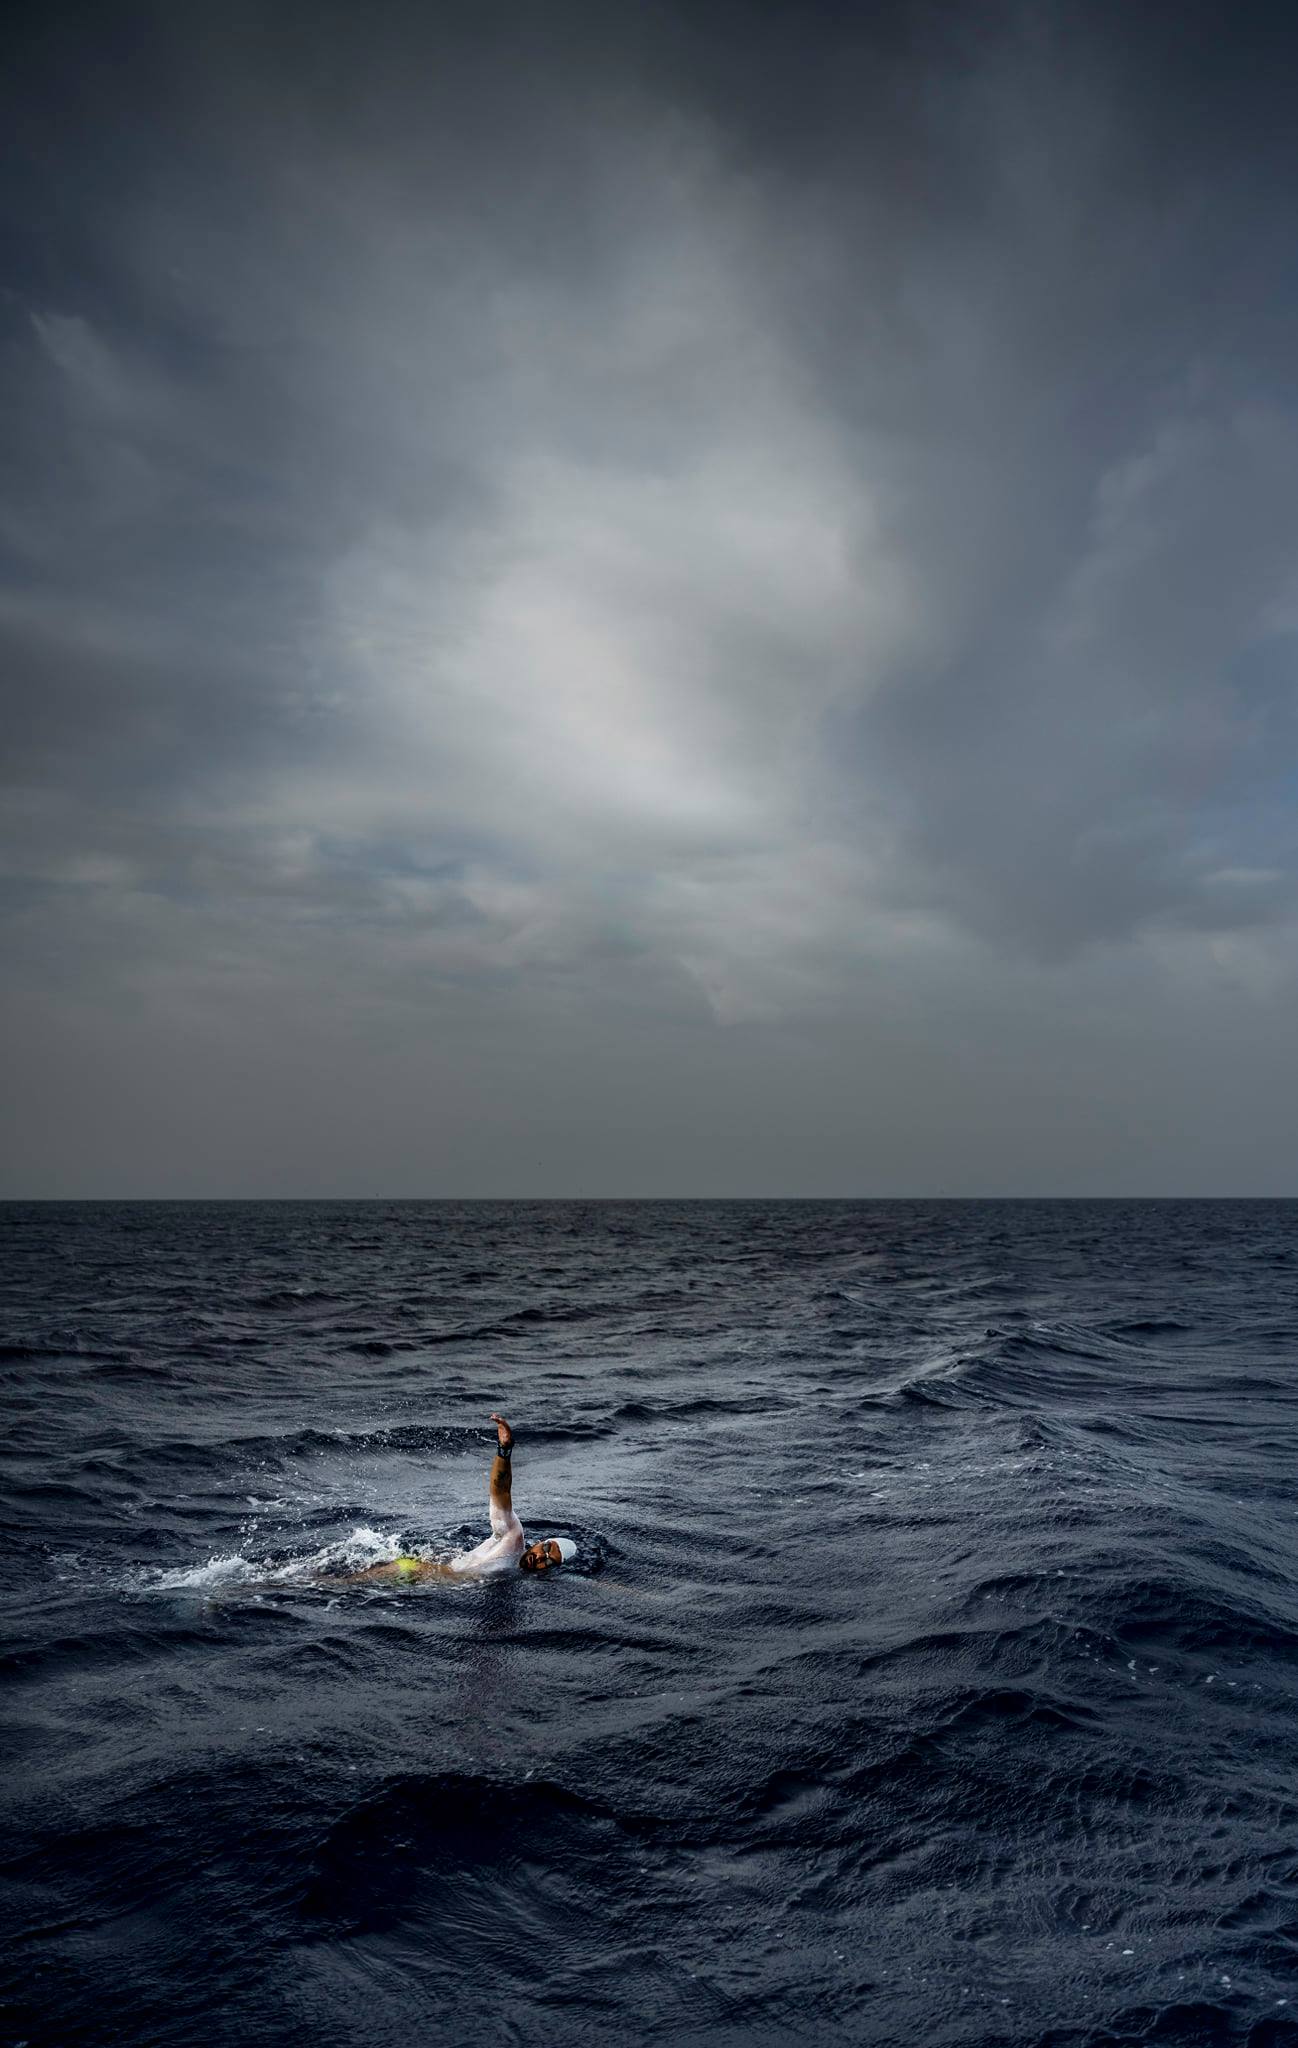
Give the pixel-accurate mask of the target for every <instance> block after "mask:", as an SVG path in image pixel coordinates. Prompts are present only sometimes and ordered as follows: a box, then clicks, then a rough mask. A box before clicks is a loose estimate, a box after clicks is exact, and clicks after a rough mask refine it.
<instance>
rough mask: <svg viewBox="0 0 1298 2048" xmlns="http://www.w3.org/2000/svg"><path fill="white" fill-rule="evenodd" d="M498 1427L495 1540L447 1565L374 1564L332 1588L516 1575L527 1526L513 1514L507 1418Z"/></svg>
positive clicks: (492, 1487) (413, 1561) (420, 1561)
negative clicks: (388, 1581) (506, 1572)
mask: <svg viewBox="0 0 1298 2048" xmlns="http://www.w3.org/2000/svg"><path fill="white" fill-rule="evenodd" d="M491 1419H492V1421H493V1422H494V1423H495V1425H496V1455H495V1457H494V1458H493V1459H492V1461H491V1479H490V1482H489V1486H488V1497H487V1508H488V1513H489V1515H490V1517H491V1534H490V1536H488V1537H487V1539H486V1541H485V1542H483V1543H479V1544H478V1546H477V1548H476V1549H475V1550H470V1551H466V1552H465V1554H464V1555H463V1556H462V1557H454V1558H449V1559H442V1558H428V1557H395V1558H393V1559H392V1560H391V1561H390V1562H389V1563H387V1564H372V1565H369V1566H367V1568H366V1569H365V1570H364V1571H363V1572H348V1573H346V1574H345V1575H344V1576H343V1578H342V1579H341V1580H339V1579H334V1580H333V1581H332V1583H333V1584H334V1585H339V1584H342V1585H345V1586H357V1585H363V1584H364V1583H365V1582H366V1581H367V1580H375V1579H380V1580H382V1579H392V1580H396V1581H397V1582H398V1583H399V1584H402V1585H405V1584H413V1583H414V1582H415V1581H416V1580H419V1579H463V1578H485V1577H486V1576H488V1575H489V1574H490V1573H493V1572H498V1571H504V1570H510V1571H512V1570H514V1569H515V1568H516V1566H517V1564H518V1560H519V1558H520V1557H521V1556H522V1554H523V1551H524V1549H525V1547H526V1538H525V1537H524V1535H523V1525H522V1523H521V1522H520V1521H519V1519H518V1516H517V1515H516V1514H515V1513H514V1497H513V1491H512V1488H511V1484H510V1466H509V1461H510V1458H511V1456H512V1455H513V1450H514V1432H513V1430H512V1429H511V1428H510V1426H509V1424H508V1423H507V1422H506V1420H505V1418H504V1416H503V1415H493V1416H492V1418H491Z"/></svg>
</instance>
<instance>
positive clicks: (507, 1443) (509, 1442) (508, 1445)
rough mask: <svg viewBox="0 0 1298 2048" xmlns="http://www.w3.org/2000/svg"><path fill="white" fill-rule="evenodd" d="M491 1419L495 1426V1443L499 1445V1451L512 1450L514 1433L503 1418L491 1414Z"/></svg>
mask: <svg viewBox="0 0 1298 2048" xmlns="http://www.w3.org/2000/svg"><path fill="white" fill-rule="evenodd" d="M491 1419H492V1421H493V1422H494V1423H495V1425H496V1441H497V1443H498V1444H499V1445H500V1448H501V1450H502V1451H509V1450H512V1449H513V1446H514V1432H513V1430H512V1429H511V1428H510V1426H509V1424H508V1423H507V1422H506V1420H505V1418H504V1416H503V1415H496V1414H493V1415H492V1418H491Z"/></svg>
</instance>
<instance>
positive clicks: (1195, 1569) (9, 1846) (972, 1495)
mask: <svg viewBox="0 0 1298 2048" xmlns="http://www.w3.org/2000/svg"><path fill="white" fill-rule="evenodd" d="M0 1274H2V1276H3V1277H2V1280H0V1290H2V1296H3V1317H2V1322H0V1338H2V1339H3V1352H2V1355H0V1372H2V1375H3V1395H4V1411H5V1422H6V1429H5V1440H4V1450H3V1461H4V1462H3V1476H4V1486H3V1523H4V1538H5V1547H6V1564H5V1570H4V1574H3V1609H4V1637H3V1665H4V1675H5V1701H4V1713H5V1749H6V1755H7V1757H8V1759H9V1763H8V1766H7V1768H6V1771H5V1776H4V1789H3V1807H4V1839H3V1879H4V1922H5V1929H4V1947H3V1962H4V1977H3V1995H4V2004H3V2015H2V2017H0V2039H3V2041H4V2042H6V2043H16V2042H19V2041H25V2042H27V2043H29V2044H37V2043H39V2044H42V2048H44V2044H46V2043H58V2044H65V2043H66V2044H77V2043H132V2044H135V2043H141V2044H143V2043H147V2044H149V2048H170V2044H176V2048H182V2044H183V2048H194V2044H203V2048H207V2044H212V2048H234V2044H239V2048H243V2044H252V2043H255V2044H258V2048H298V2044H302V2048H308V2044H309V2048H389V2044H390V2048H411V2044H418V2043H423V2042H433V2041H436V2042H439V2043H441V2042H445V2043H451V2044H454V2043H458V2042H461V2041H464V2042H491V2043H519V2044H522V2048H533V2044H541V2048H548V2044H551V2043H553V2044H555V2048H561V2044H562V2048H580V2044H585V2043H591V2044H596V2043H598V2044H601V2048H604V2044H607V2043H609V2042H610V2041H616V2042H629V2043H639V2042H650V2041H654V2042H657V2041H663V2042H667V2041H674V2042H685V2043H695V2042H697V2043H707V2044H716V2048H722V2044H734V2048H739V2044H750V2043H772V2044H774V2043H781V2042H804V2041H805V2042H816V2043H818V2044H823V2048H828V2044H832V2043H837V2042H862V2043H895V2044H897V2048H946V2044H950V2048H956V2044H959V2048H966V2044H968V2048H991V2044H998V2043H1005V2044H1014V2048H1018V2044H1047V2043H1049V2044H1058V2048H1064V2044H1078V2048H1080V2044H1083V2043H1085V2044H1100V2043H1118V2042H1144V2041H1150V2042H1160V2043H1178V2044H1181V2043H1184V2044H1190V2043H1216V2042H1236V2041H1238V2042H1246V2043H1248V2044H1250V2048H1270V2044H1282V2043H1283V2044H1288V2043H1295V2042H1298V1584H1296V1578H1298V1483H1296V1480H1298V1459H1296V1453H1298V1204H1286V1203H1275V1202H1220V1203H1217V1202H1196V1203H1176V1202H1167V1203H1157V1202H1149V1203H1139V1202H1130V1203H1128V1202H1112V1203H1099V1202H1097V1203H1089V1202H1059V1203H1052V1202H1038V1203H1014V1202H987V1203H962V1202H862V1203H849V1202H839V1203H816V1202H799V1203H787V1204H783V1203H766V1202H754V1203H715V1204H713V1203H680V1204H674V1203H626V1204H618V1203H608V1204H583V1203H554V1204H540V1203H518V1204H505V1203H502V1204H487V1203H483V1204H463V1205H458V1204H450V1203H420V1202H403V1203H383V1202H370V1203H305V1202H304V1203H234V1202H231V1203H193V1204H183V1203H178V1204H157V1205H153V1204H147V1203H139V1204H137V1203H85V1204H31V1205H23V1204H9V1205H8V1206H6V1207H4V1208H3V1209H0ZM496 1406H501V1407H503V1409H504V1410H505V1412H506V1413H507V1414H508V1415H509V1416H510V1418H511V1419H512V1421H513V1423H514V1426H515V1429H516V1431H517V1437H518V1448H517V1451H516V1454H515V1460H514V1499H515V1505H516V1507H517V1508H518V1510H519V1512H520V1514H521V1516H522V1519H523V1523H524V1526H525V1528H526V1530H527V1533H528V1536H529V1539H531V1538H533V1537H536V1536H541V1535H549V1534H569V1535H572V1536H574V1537H576V1538H577V1540H578V1543H579V1545H580V1561H579V1564H578V1566H577V1568H575V1569H573V1570H565V1571H563V1572H559V1573H554V1574H551V1575H549V1576H548V1577H545V1578H528V1577H525V1576H524V1575H522V1574H521V1573H520V1574H510V1575H508V1576H506V1577H504V1578H500V1579H497V1580H494V1581H490V1582H487V1583H482V1584H452V1585H447V1584H445V1583H439V1582H436V1581H433V1582H429V1583H425V1584H421V1585H415V1586H404V1587H395V1586H391V1585H367V1586H346V1585H342V1584H339V1583H338V1575H339V1574H340V1573H341V1572H342V1571H344V1570H346V1569H347V1568H348V1566H358V1565H361V1564H364V1563H367V1562H373V1561H376V1560H379V1559H382V1558H384V1557H391V1556H394V1555H395V1554H396V1553H397V1552H398V1550H399V1549H415V1550H419V1551H422V1552H425V1553H426V1554H428V1555H436V1554H438V1553H444V1552H446V1551H447V1550H450V1549H453V1548H455V1547H456V1546H459V1545H467V1544H470V1543H472V1542H476V1541H477V1540H478V1539H479V1537H480V1536H481V1535H483V1534H484V1533H485V1531H486V1478H487V1469H488V1463H489V1449H490V1441H491V1429H490V1425H489V1423H488V1421H487V1416H488V1412H489V1410H490V1409H492V1408H493V1407H496Z"/></svg>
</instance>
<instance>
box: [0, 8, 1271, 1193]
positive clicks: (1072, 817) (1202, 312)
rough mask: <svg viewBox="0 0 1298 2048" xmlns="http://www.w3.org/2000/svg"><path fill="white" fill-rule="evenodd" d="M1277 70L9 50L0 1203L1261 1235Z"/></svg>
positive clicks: (601, 23) (915, 37)
mask: <svg viewBox="0 0 1298 2048" xmlns="http://www.w3.org/2000/svg"><path fill="white" fill-rule="evenodd" d="M1292 54H1293V53H1292V51H1291V49H1290V48H1289V46H1288V44H1287V43H1286V41H1285V40H1284V36H1283V31H1282V29H1281V28H1280V27H1278V26H1276V25H1275V24H1273V23H1272V22H1271V20H1270V18H1269V17H1266V16H1264V15H1262V14H1261V13H1257V14H1253V13H1251V12H1250V11H1249V10H1247V9H1244V10H1239V9H1236V10H1234V11H1232V12H1231V13H1230V14H1227V13H1225V12H1224V11H1223V12H1220V13H1218V12H1215V11H1211V10H1195V9H1188V10H1187V9H1178V10H1176V11H1173V10H1171V9H1167V10H1163V9H1160V8H1157V7H1151V8H1148V9H1128V10H1117V9H1112V10H1110V9H1105V8H1097V7H1092V8H1087V7H1080V8H1076V9H1072V8H1065V7H1060V8H1039V7H1025V8H1023V9H1021V10H1016V9H1003V10H996V9H950V10H946V9H940V8H913V9H906V10H900V9H884V10H881V11H872V10H867V9H862V8H857V7H829V6H826V7H821V8H810V9H809V8H807V7H798V8H796V9H794V8H793V7H785V6H781V5H765V6H741V5H712V6H708V5H706V4H704V5H700V6H690V7H685V6H682V7H680V8H679V9H673V8H663V7H654V8H649V7H647V6H646V7H640V6H634V5H626V6H619V5H613V6H608V5H601V6H598V7H596V6H591V7H577V6H570V5H566V4H562V0H560V4H551V5H547V6H545V7H533V6H523V5H518V6H516V7H505V6H493V5H490V4H486V5H483V4H475V5H472V6H469V5H464V6H448V7H445V8H432V9H430V8H426V7H423V6H418V7H415V6H409V7H405V6H386V7H379V8H378V9H376V10H373V11H370V10H359V9H355V8H351V7H348V8H341V7H340V8H335V9H331V8H328V7H322V6H320V5H318V4H313V5H311V6H310V7H306V6H302V7H296V6H280V7H272V8H269V9H262V8H258V9H253V8H243V9H241V8H237V7H236V8H234V9H230V8H228V7H221V8H219V9H218V8H215V7H206V6H202V5H195V6H192V7H181V8H159V9H158V10H157V11H156V12H151V11H148V10H143V9H142V10H120V11H114V10H113V9H111V8H109V9H98V10H95V11H94V12H93V13H92V12H87V13H85V14H81V13H79V12H77V11H76V10H73V9H70V8H65V9H63V10H60V11H56V12H55V13H54V14H51V13H50V12H49V11H48V10H42V11H40V12H39V13H38V12H36V11H33V12H32V14H31V15H30V17H28V19H27V21H26V25H25V26H23V25H21V24H20V32H19V35H18V38H17V41H16V45H15V54H14V58H13V61H12V63H11V66H10V75H9V82H8V88H7V90H8V94H9V98H10V105H9V108H8V119H7V122H6V127H7V132H8V136H9V143H8V151H9V166H8V172H7V176H6V180H5V200H4V215H3V235H4V242H3V249H4V264H5V276H4V294H3V300H2V301H0V315H2V322H3V327H2V333H3V351H4V377H3V399H2V401H0V403H2V407H3V411H2V414H0V432H2V434H3V446H4V458H5V463H4V470H5V478H6V484H5V490H4V499H3V506H2V508H0V657H2V664H3V666H2V673H3V691H4V762H3V787H4V824H3V834H2V837H0V867H2V870H3V881H2V884H0V889H2V894H0V903H2V906H3V916H4V929H5V957H6V970H5V979H4V1014H5V1035H6V1054H5V1078H6V1091H5V1092H6V1098H7V1105H6V1114H5V1133H4V1140H3V1157H4V1160H5V1165H4V1178H3V1185H4V1188H5V1191H6V1192H9V1193H13V1194H26V1193H31V1194H53V1195H61V1194H81V1193H87V1194H94V1193H105V1194H114V1193H121V1194H132V1193H139V1194H188V1193H208V1192H210V1193H218V1194H220V1193H266V1194H280V1193H284V1194H287V1193H319V1194H335V1193H336V1194H349V1193H351V1194H360V1193H393V1194H421V1193H428V1194H438V1193H463V1194H487V1193H503V1194H508V1193H517V1194H549V1193H553V1194H570V1193H591V1194H613V1193H645V1194H655V1193H672V1192H675V1193H684V1194H690V1193H698V1194H709V1193H727V1192H730V1193H739V1194H743V1193H758V1192H788V1193H827V1194H850V1193H867V1194H868V1193H876V1192H916V1193H929V1192H931V1193H944V1192H945V1193H979V1192H983V1193H1001V1192H1024V1193H1034V1192H1042V1193H1048V1192H1064V1193H1067V1192H1077V1193H1090V1192H1118V1193H1120V1192H1167V1193H1191V1194H1193V1193H1208V1192H1217V1191H1221V1192H1232V1191H1233V1192H1258V1193H1266V1192H1286V1191H1292V1190H1293V1185H1294V1176H1293V1160H1294V1157H1295V1139H1296V1138H1298V1113H1296V1111H1295V1088H1294V1055H1293V1038H1294V1016H1295V1003H1294V996H1295V966H1296V959H1298V951H1296V947H1295V923H1294V920H1295V869H1296V860H1295V852H1296V848H1295V806H1296V804H1298V754H1296V750H1295V737H1296V732H1295V723H1296V721H1295V680H1294V679H1295V654H1296V651H1298V545H1296V543H1298V400H1296V397H1295V391H1294V385H1293V370H1292V365H1293V363H1294V362H1295V361H1298V348H1296V346H1295V343H1296V341H1298V336H1296V335H1295V331H1294V330H1295V311H1296V308H1298V299H1296V297H1295V285H1294V277H1293V256H1292V250H1293V220H1294V217H1295V201H1296V199H1298V189H1296V188H1298V179H1296V177H1295V163H1294V147H1295V145H1294V139H1293V132H1292V124H1291V122H1290V119H1289V91H1288V81H1289V80H1290V79H1291V78H1292V76H1293V65H1292Z"/></svg>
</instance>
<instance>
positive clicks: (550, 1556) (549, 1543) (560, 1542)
mask: <svg viewBox="0 0 1298 2048" xmlns="http://www.w3.org/2000/svg"><path fill="white" fill-rule="evenodd" d="M576 1555H577V1546H576V1544H575V1543H574V1542H573V1540H572V1538H571V1536H547V1537H546V1538H545V1540H544V1542H542V1543H532V1544H529V1545H528V1547H527V1549H526V1550H525V1551H524V1552H523V1555H522V1556H521V1557H520V1558H519V1560H518V1569H519V1570H520V1571H521V1572H548V1571H552V1570H553V1569H554V1567H555V1565H558V1564H567V1562H568V1560H569V1558H572V1557H575V1556H576Z"/></svg>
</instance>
